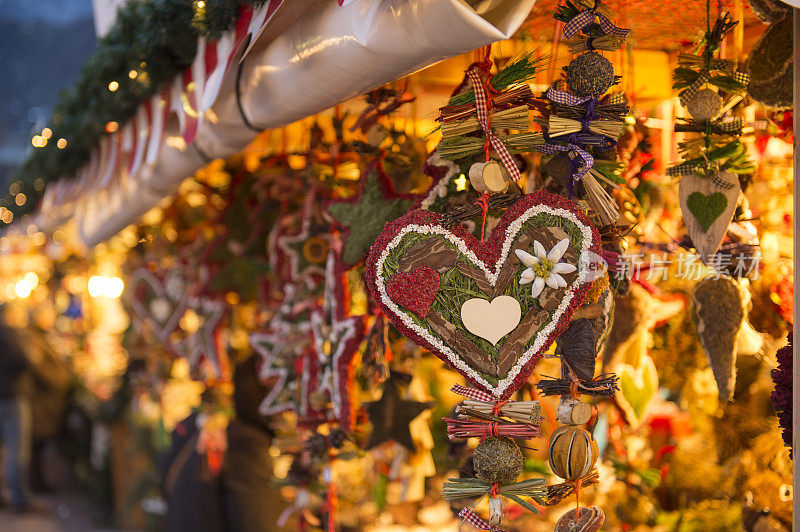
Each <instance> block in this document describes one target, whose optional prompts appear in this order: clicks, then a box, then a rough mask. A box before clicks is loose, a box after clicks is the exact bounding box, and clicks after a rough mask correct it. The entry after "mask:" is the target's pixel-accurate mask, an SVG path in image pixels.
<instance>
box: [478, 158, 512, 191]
mask: <svg viewBox="0 0 800 532" xmlns="http://www.w3.org/2000/svg"><path fill="white" fill-rule="evenodd" d="M503 170H504V169H503V167H502V166H500V165H499V164H497V163H496V162H494V161H490V162H488V163H486V166H484V167H483V172H482V174H481V177H483V184H484V185H485V186H486V188H487V189H488V190H489V192H505V191H506V190H508V179H507V177H506V175H505V172H504V171H503Z"/></svg>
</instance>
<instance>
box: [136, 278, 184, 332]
mask: <svg viewBox="0 0 800 532" xmlns="http://www.w3.org/2000/svg"><path fill="white" fill-rule="evenodd" d="M184 284H185V283H184V280H183V277H182V275H181V274H180V273H179V272H178V271H177V270H173V271H169V272H167V273H166V274H165V275H164V278H163V280H162V279H161V278H159V277H158V276H157V275H156V274H154V273H153V272H151V271H150V270H148V269H147V268H139V269H138V270H136V271H134V272H133V273H132V274H131V275H130V278H129V279H128V287H129V288H128V290H127V291H126V294H125V300H126V301H127V302H128V304H129V305H130V306H131V309H132V310H133V312H134V313H135V314H136V315H137V316H139V319H141V320H142V321H143V322H144V323H145V324H146V325H147V326H148V327H149V328H150V329H151V330H152V331H153V334H154V335H155V337H156V338H157V339H158V340H159V341H160V342H162V343H166V342H167V340H168V339H169V336H170V334H172V332H173V331H174V330H175V329H176V328H177V327H178V322H179V321H180V319H181V316H183V313H184V312H185V311H186V294H185V291H184ZM176 285H177V286H176Z"/></svg>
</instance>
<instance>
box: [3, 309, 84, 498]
mask: <svg viewBox="0 0 800 532" xmlns="http://www.w3.org/2000/svg"><path fill="white" fill-rule="evenodd" d="M55 320H56V310H55V308H53V305H48V304H46V303H42V304H39V305H37V307H36V310H35V311H34V312H33V313H32V314H31V317H30V320H29V324H28V326H27V327H25V328H19V329H16V330H15V333H16V336H17V338H18V341H19V345H21V346H23V352H24V354H25V356H26V357H27V359H28V362H29V364H30V366H29V368H28V372H29V374H30V377H29V379H28V380H29V382H28V385H29V389H30V392H31V393H30V410H31V457H30V469H29V471H30V476H29V480H30V487H31V489H32V490H33V491H34V492H49V491H52V488H51V487H50V486H49V485H48V484H47V481H46V478H45V474H44V473H45V471H44V469H45V468H44V467H43V466H44V464H43V457H44V452H45V448H46V446H47V444H48V443H49V442H52V441H53V440H54V439H55V438H56V437H57V436H59V435H60V434H61V433H62V431H63V429H64V423H65V420H66V415H67V407H68V406H69V403H68V402H69V394H70V391H71V389H72V382H73V379H72V372H71V371H70V369H69V366H68V365H67V363H66V362H64V360H63V359H62V358H61V357H60V356H59V355H58V353H57V352H56V350H55V349H54V348H53V344H52V343H51V342H50V339H49V333H50V332H52V331H53V330H54V329H55Z"/></svg>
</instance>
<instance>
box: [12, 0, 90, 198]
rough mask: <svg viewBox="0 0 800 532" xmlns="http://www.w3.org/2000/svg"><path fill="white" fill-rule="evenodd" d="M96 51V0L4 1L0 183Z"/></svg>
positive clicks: (22, 156) (28, 146) (19, 160)
mask: <svg viewBox="0 0 800 532" xmlns="http://www.w3.org/2000/svg"><path fill="white" fill-rule="evenodd" d="M95 46H96V44H95V35H94V22H93V18H92V0H35V1H31V0H0V184H2V183H5V181H6V180H7V177H8V175H9V174H10V172H11V171H13V169H14V168H15V167H16V166H17V165H18V164H19V163H20V162H21V161H22V159H23V158H24V157H25V155H26V153H27V152H28V151H29V150H30V149H32V146H31V143H30V139H31V136H32V135H33V134H35V133H38V132H39V131H41V128H42V127H44V125H45V124H44V121H45V120H46V119H47V118H48V117H49V115H50V112H51V110H52V107H53V104H54V103H55V101H56V98H57V96H58V91H59V90H61V89H62V88H64V87H67V86H69V85H70V84H71V83H72V82H73V81H74V80H75V78H76V77H77V75H78V73H79V72H80V69H81V67H82V66H83V64H84V62H85V61H86V58H87V57H88V55H89V54H91V52H92V51H94V49H95ZM3 188H5V187H3Z"/></svg>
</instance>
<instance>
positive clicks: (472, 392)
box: [450, 384, 497, 403]
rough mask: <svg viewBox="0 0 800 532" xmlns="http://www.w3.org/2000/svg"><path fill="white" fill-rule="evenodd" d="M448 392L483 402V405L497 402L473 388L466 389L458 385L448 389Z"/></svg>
mask: <svg viewBox="0 0 800 532" xmlns="http://www.w3.org/2000/svg"><path fill="white" fill-rule="evenodd" d="M450 391H451V392H453V393H457V394H458V395H461V396H463V397H468V398H470V399H475V400H476V401H483V402H484V403H494V402H495V401H497V399H496V398H495V397H494V396H493V395H491V394H489V393H486V392H483V391H481V390H476V389H475V388H467V387H466V386H461V385H460V384H454V385H453V387H452V388H450Z"/></svg>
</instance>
